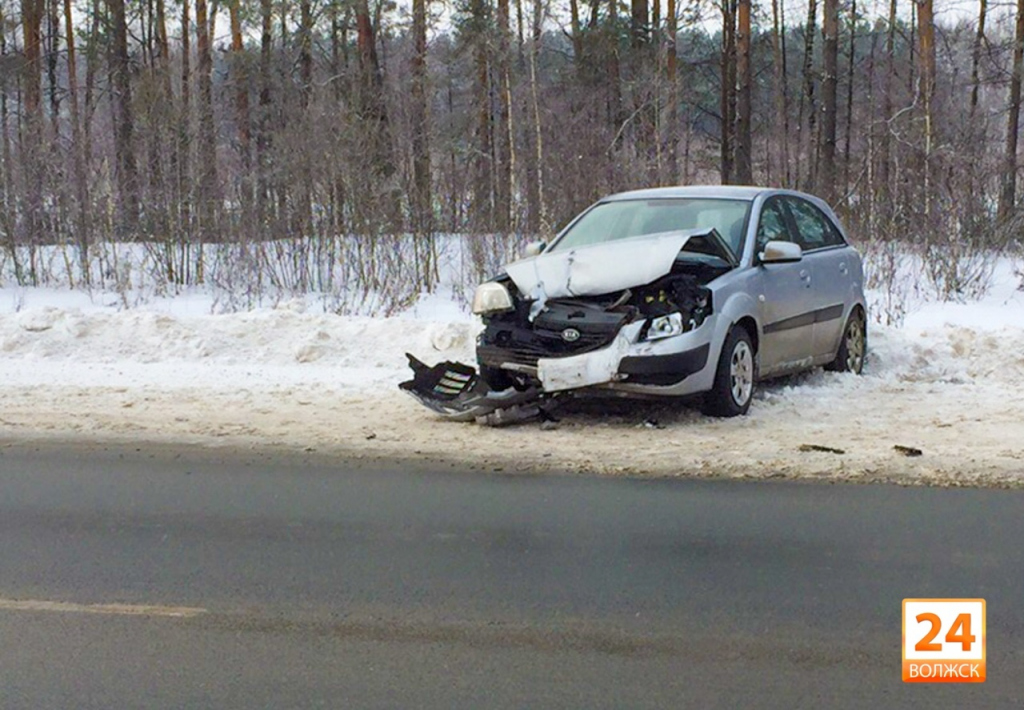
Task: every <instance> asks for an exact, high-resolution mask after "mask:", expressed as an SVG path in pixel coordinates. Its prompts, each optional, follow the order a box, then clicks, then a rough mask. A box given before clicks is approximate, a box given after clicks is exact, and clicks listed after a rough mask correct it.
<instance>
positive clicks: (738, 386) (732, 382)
mask: <svg viewBox="0 0 1024 710" xmlns="http://www.w3.org/2000/svg"><path fill="white" fill-rule="evenodd" d="M729 389H730V390H731V392H732V399H733V401H734V402H735V403H736V404H737V405H739V406H741V407H742V406H743V405H745V404H746V403H747V400H748V399H750V395H751V393H752V392H753V389H754V354H753V353H752V352H750V346H749V345H747V343H746V342H744V341H742V340H741V341H740V342H738V343H737V344H736V347H735V348H733V351H732V358H731V359H730V362H729Z"/></svg>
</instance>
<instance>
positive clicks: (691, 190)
mask: <svg viewBox="0 0 1024 710" xmlns="http://www.w3.org/2000/svg"><path fill="white" fill-rule="evenodd" d="M777 191H778V190H776V189H775V188H770V187H750V186H747V185H678V186H676V187H654V188H649V189H646V190H630V191H629V192H619V193H616V194H614V195H609V196H608V197H605V198H603V199H602V200H601V202H610V201H616V200H646V199H656V198H666V197H719V198H731V199H734V200H753V199H754V198H755V197H757V196H758V195H760V194H761V193H762V192H777ZM787 192H788V191H787Z"/></svg>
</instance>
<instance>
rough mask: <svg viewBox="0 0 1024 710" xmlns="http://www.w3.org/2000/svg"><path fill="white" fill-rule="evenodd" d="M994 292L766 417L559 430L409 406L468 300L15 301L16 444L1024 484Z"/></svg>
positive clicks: (773, 406)
mask: <svg viewBox="0 0 1024 710" xmlns="http://www.w3.org/2000/svg"><path fill="white" fill-rule="evenodd" d="M993 283H994V286H993V288H992V289H991V290H990V292H989V293H988V294H987V295H986V296H985V297H984V298H983V299H981V300H980V301H977V302H974V303H969V304H949V303H925V304H923V305H920V304H919V305H917V306H915V307H914V309H913V310H911V311H910V312H909V313H908V314H907V315H906V318H905V321H904V323H903V325H902V327H900V328H893V327H885V326H881V325H877V324H873V325H872V327H871V329H870V333H869V337H870V347H871V352H870V356H869V359H868V363H867V368H866V372H865V375H864V376H862V377H855V376H850V375H841V374H832V373H825V372H822V371H815V372H812V373H809V374H805V375H801V376H797V377H793V378H789V379H786V380H782V381H777V382H772V383H767V384H765V385H763V386H762V387H761V390H760V392H759V394H758V398H757V400H756V401H755V403H754V406H753V407H752V409H751V413H750V415H749V416H747V417H741V418H737V419H731V420H714V419H709V418H705V417H703V416H701V415H700V414H699V413H698V412H697V411H696V410H695V409H692V408H688V407H685V406H680V405H678V404H664V403H649V402H637V401H627V400H609V399H594V400H584V401H580V402H577V403H573V404H571V405H569V406H567V407H566V408H565V409H563V410H561V413H560V416H561V417H562V421H561V424H560V425H559V426H558V427H557V428H554V429H548V428H543V429H542V428H541V427H540V426H539V425H538V424H525V425H520V426H515V427H510V428H505V429H489V428H485V427H480V426H476V425H466V424H454V423H450V422H445V421H441V420H440V419H438V418H436V417H435V416H433V415H432V414H431V413H429V412H428V411H427V410H425V409H423V408H422V407H420V405H418V404H417V403H416V402H414V401H413V400H412V399H411V398H408V397H406V396H404V395H402V394H401V393H400V392H399V391H398V389H397V388H396V386H395V385H396V384H397V383H398V382H399V381H401V380H402V379H405V378H406V374H407V372H408V371H407V368H406V364H405V357H404V353H405V352H407V351H408V352H412V353H414V354H416V355H418V356H420V357H421V358H422V359H424V360H427V361H429V362H434V361H438V360H443V359H461V360H465V361H469V362H472V349H473V339H474V336H475V333H476V331H477V329H478V327H479V326H478V325H477V323H476V322H475V320H474V319H473V318H472V317H471V316H469V315H468V314H466V313H465V312H464V311H463V310H461V308H460V307H459V306H458V305H456V303H455V300H454V299H453V298H451V297H450V295H449V296H446V295H434V296H431V297H427V298H424V299H422V300H421V301H420V302H419V303H418V304H417V305H416V306H415V307H414V308H412V309H411V310H409V311H407V312H405V313H404V314H402V315H401V316H398V317H393V318H386V319H381V318H368V317H351V316H349V317H342V316H336V315H331V314H324V313H322V312H320V310H321V309H318V308H316V307H315V305H310V306H309V307H308V308H307V302H305V301H302V300H294V301H289V302H285V303H282V304H279V305H278V307H276V308H264V309H260V310H255V311H251V312H245V313H231V314H221V315H211V312H212V311H213V310H215V309H214V304H213V303H212V301H211V298H210V297H209V296H205V295H203V294H192V295H187V294H186V295H179V296H177V297H174V298H167V299H161V298H156V297H153V298H151V299H149V300H148V302H147V303H144V304H142V305H139V306H138V307H135V308H130V309H123V308H121V306H122V305H123V304H124V301H123V298H121V297H120V296H119V295H117V294H93V295H89V294H86V293H83V292H80V291H69V290H46V289H15V288H0V402H2V407H0V437H3V438H5V439H8V440H10V439H15V438H18V439H24V438H36V437H81V438H90V439H97V438H99V439H132V440H148V441H171V440H174V441H185V442H192V443H198V444H227V445H241V446H283V447H294V448H299V449H315V450H317V451H321V452H327V453H332V452H338V453H341V452H344V453H346V454H349V455H358V456H365V457H374V458H378V457H379V458H384V457H393V456H408V457H416V458H432V459H437V460H439V461H472V462H475V463H476V464H478V465H479V466H480V467H481V468H485V469H489V470H493V469H501V470H506V471H513V470H536V469H550V470H562V471H585V472H597V473H607V474H615V473H634V474H641V475H723V476H753V477H761V476H779V475H784V476H794V477H823V478H837V479H838V478H843V479H861V480H874V479H888V480H899V481H906V482H915V481H921V480H931V481H940V482H948V483H965V484H966V483H976V482H980V483H986V484H1000V483H1021V484H1024V395H1022V393H1021V387H1022V385H1024V291H1021V290H1019V286H1020V277H1019V275H1016V274H1014V273H1013V268H1012V266H1011V264H1010V263H1009V262H1001V263H1000V264H999V266H998V268H997V270H996V274H995V278H994V281H993ZM310 303H311V304H314V303H315V302H313V301H310ZM807 444H809V445H818V446H825V447H831V448H835V449H841V450H843V451H844V452H845V453H842V454H838V453H828V452H821V451H804V450H801V447H802V445H807ZM897 445H899V446H907V447H914V448H918V449H921V450H922V451H923V455H922V456H919V457H913V458H908V457H905V456H903V455H901V454H900V453H899V452H897V451H896V450H895V449H894V446H897Z"/></svg>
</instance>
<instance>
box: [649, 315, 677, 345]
mask: <svg viewBox="0 0 1024 710" xmlns="http://www.w3.org/2000/svg"><path fill="white" fill-rule="evenodd" d="M684 332H686V329H685V328H684V324H683V315H682V314H681V313H669V314H668V315H667V316H659V317H657V318H651V320H650V322H649V323H648V324H647V336H646V338H645V340H661V339H662V338H671V337H672V336H673V335H682V334H683V333H684Z"/></svg>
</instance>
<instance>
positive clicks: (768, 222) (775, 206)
mask: <svg viewBox="0 0 1024 710" xmlns="http://www.w3.org/2000/svg"><path fill="white" fill-rule="evenodd" d="M772 241H780V242H791V241H793V238H792V236H790V233H789V228H788V227H787V226H786V215H785V213H784V212H783V211H782V201H781V200H779V199H777V198H772V199H770V200H768V201H767V202H766V203H765V205H764V207H763V208H762V209H761V220H760V222H758V225H757V251H756V253H758V254H760V253H761V252H762V251H764V247H765V245H766V244H767V243H768V242H772Z"/></svg>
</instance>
